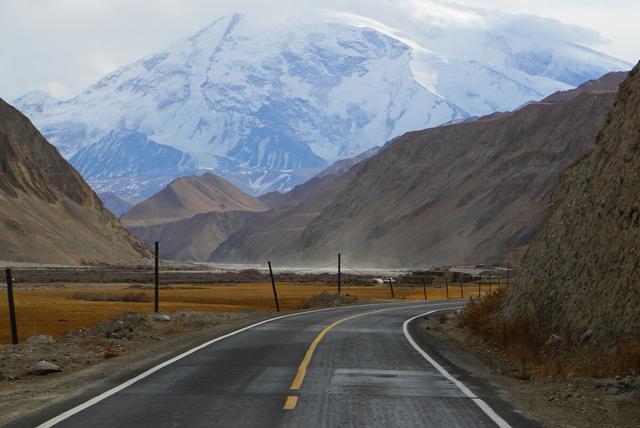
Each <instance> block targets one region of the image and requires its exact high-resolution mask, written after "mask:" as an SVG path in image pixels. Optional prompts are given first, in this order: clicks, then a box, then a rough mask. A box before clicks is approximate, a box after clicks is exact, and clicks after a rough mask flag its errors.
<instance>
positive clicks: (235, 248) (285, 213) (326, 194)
mask: <svg viewBox="0 0 640 428" xmlns="http://www.w3.org/2000/svg"><path fill="white" fill-rule="evenodd" d="M361 165H362V162H361V163H358V164H356V165H354V166H353V167H351V169H349V170H348V171H347V172H346V173H344V174H342V175H335V176H331V177H330V176H324V178H325V179H327V178H330V179H329V180H326V181H325V180H323V185H322V186H320V187H316V185H315V184H314V186H313V189H309V188H307V190H309V193H308V194H307V197H306V198H305V199H303V200H302V201H301V202H299V203H297V204H293V205H289V206H286V207H284V208H279V209H274V210H271V211H267V212H265V213H262V214H261V216H260V217H259V218H257V219H255V220H254V221H252V222H251V223H250V224H247V225H246V226H245V227H243V228H241V229H239V230H238V231H236V232H235V233H234V234H232V235H230V236H229V238H228V239H227V240H225V241H224V242H222V243H221V244H220V245H219V246H218V247H217V248H216V249H215V250H214V251H213V253H212V254H211V256H210V257H209V261H211V262H226V263H233V262H236V263H238V262H245V263H264V261H265V260H267V259H270V258H274V257H276V258H279V260H280V263H281V265H282V264H286V265H288V266H292V265H295V264H296V262H297V260H298V259H297V257H296V255H295V252H296V248H297V245H298V241H299V240H300V237H301V235H302V233H303V232H304V231H305V229H306V227H307V226H308V225H309V222H310V221H312V220H313V219H314V218H316V217H317V216H318V215H319V214H320V213H321V212H322V210H324V209H325V208H326V207H327V206H328V205H329V204H330V203H331V202H332V201H333V199H334V198H335V196H336V195H338V194H340V193H341V192H343V191H344V189H345V187H346V186H347V185H348V184H349V183H350V182H351V180H353V179H354V177H355V176H356V175H357V173H358V171H359V170H360V166H361ZM316 184H317V183H316Z"/></svg>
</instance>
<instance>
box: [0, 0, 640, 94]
mask: <svg viewBox="0 0 640 428" xmlns="http://www.w3.org/2000/svg"><path fill="white" fill-rule="evenodd" d="M455 3H458V4H460V5H465V6H470V7H474V8H484V9H492V10H499V11H502V12H508V13H526V14H534V15H539V16H542V17H547V18H551V19H554V20H557V21H561V22H562V23H565V24H569V25H568V26H561V25H559V26H558V29H559V30H558V31H563V32H568V33H571V34H570V35H569V36H568V38H569V39H571V40H572V41H574V42H575V43H580V44H583V45H586V46H589V47H592V48H595V49H597V50H600V51H603V52H605V53H608V54H610V55H612V56H615V57H618V58H621V59H624V60H627V61H629V62H632V63H635V62H637V61H638V59H640V44H638V43H634V41H637V25H638V24H637V22H638V18H640V2H639V1H637V0H607V1H604V0H536V1H531V0H457V1H456V2H455ZM265 5H268V6H265ZM316 7H323V8H329V9H337V10H342V11H347V12H352V13H357V14H362V15H365V16H368V17H371V18H373V19H378V20H380V21H383V22H385V23H387V22H388V21H393V22H395V23H401V22H403V21H406V20H407V17H411V18H412V19H414V20H415V19H419V17H420V14H421V13H423V12H424V11H425V9H428V8H429V7H431V3H428V0H342V1H338V0H305V1H301V0H298V1H295V0H273V1H270V2H265V1H263V0H253V1H249V0H235V1H233V2H230V1H228V0H227V1H222V0H2V1H1V2H0V40H2V44H3V47H2V50H0V97H2V98H5V99H8V100H11V99H13V98H15V97H17V96H19V95H21V94H23V93H25V92H27V91H30V90H32V89H41V90H45V91H47V92H49V93H50V94H52V95H54V96H56V97H59V98H66V97H70V96H73V95H75V94H77V93H78V92H80V91H81V90H82V89H83V88H85V87H87V86H89V85H90V84H92V83H94V82H95V81H96V80H97V79H98V78H99V77H101V76H102V75H104V74H106V73H108V72H110V71H113V70H115V69H116V68H117V67H119V66H121V65H124V64H127V63H129V62H132V61H135V60H137V59H139V58H140V57H142V56H144V55H146V54H149V53H152V52H154V51H155V50H157V49H159V48H162V47H164V46H166V45H167V44H169V43H171V42H173V41H175V40H177V39H180V38H182V37H184V36H186V35H188V34H190V33H192V32H194V31H196V30H197V29H198V28H199V27H202V26H203V25H205V24H207V23H208V22H210V21H212V20H213V19H215V18H216V17H218V16H221V15H224V14H228V13H230V12H236V11H241V12H245V13H252V14H260V15H261V16H264V17H265V19H269V14H272V13H273V14H278V13H281V11H283V10H291V9H294V8H296V9H299V8H303V9H304V8H310V9H311V8H316ZM393 22H392V25H393ZM523 30H526V31H531V32H534V31H535V28H527V27H523ZM532 36H536V35H535V34H534V33H532ZM563 36H564V34H563Z"/></svg>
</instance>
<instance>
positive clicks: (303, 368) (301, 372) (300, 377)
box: [283, 304, 425, 410]
mask: <svg viewBox="0 0 640 428" xmlns="http://www.w3.org/2000/svg"><path fill="white" fill-rule="evenodd" d="M422 306H425V305H424V304H422V305H412V306H400V307H395V308H385V309H378V310H375V311H369V312H363V313H361V314H355V315H350V316H348V317H345V318H341V319H339V320H337V321H334V322H332V323H331V324H329V325H328V326H326V327H325V328H323V329H322V331H321V332H320V333H319V334H318V335H317V336H316V338H315V339H313V342H311V345H309V349H307V352H306V353H305V354H304V358H302V362H301V363H300V365H299V366H298V371H297V372H296V376H295V377H294V378H293V382H291V386H290V387H289V389H290V390H294V391H297V390H299V389H300V387H301V386H302V382H304V377H305V376H306V375H307V367H309V363H310V362H311V358H312V357H313V353H314V352H315V350H316V348H317V347H318V344H319V343H320V341H321V340H322V338H323V337H324V336H325V335H326V334H327V333H328V332H329V331H330V330H331V329H332V328H334V327H335V326H337V325H338V324H341V323H343V322H345V321H349V320H352V319H354V318H359V317H363V316H365V315H372V314H377V313H380V312H386V311H393V310H398V309H410V308H418V307H422ZM297 404H298V397H297V396H295V395H289V396H288V397H287V401H286V402H285V403H284V407H283V409H284V410H293V409H295V408H296V405H297Z"/></svg>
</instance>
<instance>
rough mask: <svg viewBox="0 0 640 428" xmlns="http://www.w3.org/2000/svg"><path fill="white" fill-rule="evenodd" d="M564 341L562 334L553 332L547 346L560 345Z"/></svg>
mask: <svg viewBox="0 0 640 428" xmlns="http://www.w3.org/2000/svg"><path fill="white" fill-rule="evenodd" d="M562 342H563V339H562V336H559V335H557V334H552V335H551V336H549V340H547V346H559V345H561V344H562Z"/></svg>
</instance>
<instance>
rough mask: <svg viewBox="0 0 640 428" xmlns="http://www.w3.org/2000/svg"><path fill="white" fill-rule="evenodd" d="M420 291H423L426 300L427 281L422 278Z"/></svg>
mask: <svg viewBox="0 0 640 428" xmlns="http://www.w3.org/2000/svg"><path fill="white" fill-rule="evenodd" d="M422 291H424V300H427V281H426V280H425V279H424V278H422Z"/></svg>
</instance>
